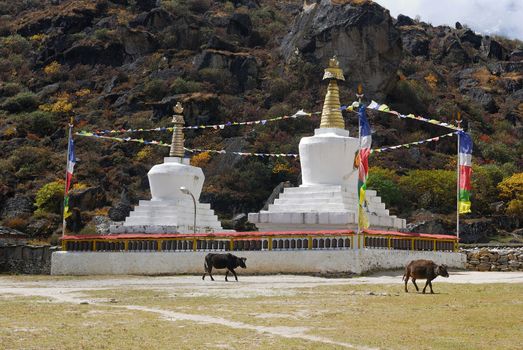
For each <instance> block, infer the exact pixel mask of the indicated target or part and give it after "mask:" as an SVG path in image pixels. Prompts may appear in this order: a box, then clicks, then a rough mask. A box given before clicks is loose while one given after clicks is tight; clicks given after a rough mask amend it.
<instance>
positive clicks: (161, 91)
mask: <svg viewBox="0 0 523 350" xmlns="http://www.w3.org/2000/svg"><path fill="white" fill-rule="evenodd" d="M168 92H169V88H168V86H167V83H166V82H165V81H163V80H158V79H154V80H151V81H148V82H147V83H145V86H144V88H143V93H144V94H145V95H146V96H147V97H149V98H152V99H155V100H161V99H162V98H164V97H165V95H167V93H168Z"/></svg>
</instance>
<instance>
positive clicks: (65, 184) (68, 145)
mask: <svg viewBox="0 0 523 350" xmlns="http://www.w3.org/2000/svg"><path fill="white" fill-rule="evenodd" d="M72 135H73V117H71V119H70V120H69V135H68V137H67V155H66V159H65V183H64V203H65V198H66V196H67V193H66V191H67V165H68V163H69V152H70V151H71V137H72ZM62 217H63V219H62V237H63V236H65V226H66V223H65V212H64V209H62Z"/></svg>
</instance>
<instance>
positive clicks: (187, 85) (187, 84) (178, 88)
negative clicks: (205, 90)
mask: <svg viewBox="0 0 523 350" xmlns="http://www.w3.org/2000/svg"><path fill="white" fill-rule="evenodd" d="M201 89H202V84H200V83H198V82H196V81H186V80H184V79H182V78H176V80H175V81H174V82H173V83H172V84H171V86H170V90H171V93H173V94H185V93H188V92H197V91H200V90H201Z"/></svg>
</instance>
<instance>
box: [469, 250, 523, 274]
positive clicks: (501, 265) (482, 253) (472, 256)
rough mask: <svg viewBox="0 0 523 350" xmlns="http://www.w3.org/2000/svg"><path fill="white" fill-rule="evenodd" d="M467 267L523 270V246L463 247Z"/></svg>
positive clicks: (473, 268) (472, 268) (478, 269)
mask: <svg viewBox="0 0 523 350" xmlns="http://www.w3.org/2000/svg"><path fill="white" fill-rule="evenodd" d="M462 252H463V253H466V254H467V263H466V265H465V268H466V269H467V270H474V271H523V247H518V248H472V249H462Z"/></svg>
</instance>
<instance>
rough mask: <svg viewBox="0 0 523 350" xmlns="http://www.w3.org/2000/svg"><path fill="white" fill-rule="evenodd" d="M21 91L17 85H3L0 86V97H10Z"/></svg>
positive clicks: (20, 87)
mask: <svg viewBox="0 0 523 350" xmlns="http://www.w3.org/2000/svg"><path fill="white" fill-rule="evenodd" d="M21 91H22V86H21V85H20V84H18V83H5V84H2V85H0V96H5V97H10V96H14V95H16V94H18V93H19V92H21Z"/></svg>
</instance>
